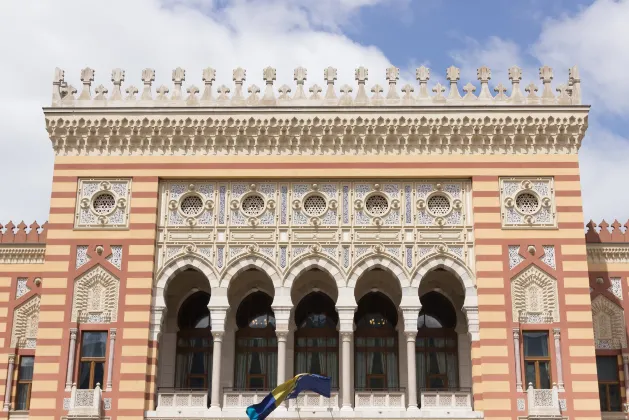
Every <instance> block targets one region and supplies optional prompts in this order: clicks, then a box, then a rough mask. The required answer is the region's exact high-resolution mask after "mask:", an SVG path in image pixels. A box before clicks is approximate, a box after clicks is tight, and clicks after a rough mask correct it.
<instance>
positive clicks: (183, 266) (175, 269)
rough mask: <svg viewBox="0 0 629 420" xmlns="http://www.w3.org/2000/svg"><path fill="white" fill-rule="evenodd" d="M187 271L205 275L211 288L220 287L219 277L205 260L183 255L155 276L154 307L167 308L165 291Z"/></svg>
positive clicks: (195, 256)
mask: <svg viewBox="0 0 629 420" xmlns="http://www.w3.org/2000/svg"><path fill="white" fill-rule="evenodd" d="M187 269H194V270H197V271H199V272H201V273H203V274H204V275H205V277H206V278H207V280H208V282H209V283H210V287H211V288H215V287H218V285H219V281H218V279H219V275H218V273H217V272H216V270H215V269H214V267H213V266H212V265H211V264H208V263H207V262H206V261H205V260H204V259H202V258H201V257H199V256H197V255H194V254H188V255H182V256H180V257H177V258H175V259H173V260H170V261H169V262H168V263H167V264H166V265H165V266H164V267H162V269H161V270H160V271H159V272H158V273H157V275H156V276H155V278H156V279H157V283H156V284H155V293H154V294H153V299H154V300H155V302H154V306H156V307H166V302H165V300H164V291H165V290H166V288H167V286H168V283H169V282H170V281H171V280H172V279H173V278H175V276H176V275H177V274H179V273H180V272H182V271H184V270H187Z"/></svg>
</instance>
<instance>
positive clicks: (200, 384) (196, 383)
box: [190, 376, 205, 389]
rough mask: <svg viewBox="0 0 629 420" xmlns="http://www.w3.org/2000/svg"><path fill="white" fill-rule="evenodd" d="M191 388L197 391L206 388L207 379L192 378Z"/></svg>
mask: <svg viewBox="0 0 629 420" xmlns="http://www.w3.org/2000/svg"><path fill="white" fill-rule="evenodd" d="M190 388H195V389H199V388H201V389H203V388H205V379H204V378H200V377H198V376H192V377H190Z"/></svg>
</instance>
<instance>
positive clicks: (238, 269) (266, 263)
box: [219, 254, 282, 288]
mask: <svg viewBox="0 0 629 420" xmlns="http://www.w3.org/2000/svg"><path fill="white" fill-rule="evenodd" d="M251 268H253V269H256V270H259V271H262V272H264V273H266V275H267V276H268V277H269V278H270V279H271V282H272V283H273V287H281V286H282V278H281V276H280V273H279V270H278V269H277V267H275V265H274V264H273V262H271V261H270V260H268V259H267V258H265V257H263V256H261V255H258V254H249V255H243V256H241V257H239V258H237V259H236V260H234V261H232V262H231V263H230V264H229V266H228V267H227V269H226V271H225V274H223V277H222V278H221V280H220V283H219V284H220V287H224V288H229V286H230V284H231V281H232V280H233V279H234V278H236V277H237V276H238V275H239V274H240V273H242V272H244V271H247V270H249V269H251Z"/></svg>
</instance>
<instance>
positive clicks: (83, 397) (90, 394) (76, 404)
mask: <svg viewBox="0 0 629 420" xmlns="http://www.w3.org/2000/svg"><path fill="white" fill-rule="evenodd" d="M102 407H103V399H102V392H101V389H100V384H96V388H94V389H77V388H76V384H73V385H72V390H71V393H70V405H69V407H68V417H69V418H72V417H74V418H84V417H101V415H102Z"/></svg>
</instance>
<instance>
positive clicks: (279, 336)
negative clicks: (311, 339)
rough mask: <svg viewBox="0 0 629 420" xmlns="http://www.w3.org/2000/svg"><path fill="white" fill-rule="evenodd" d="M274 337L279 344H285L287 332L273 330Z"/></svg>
mask: <svg viewBox="0 0 629 420" xmlns="http://www.w3.org/2000/svg"><path fill="white" fill-rule="evenodd" d="M275 335H276V337H277V341H278V342H279V341H281V342H286V339H287V338H288V331H285V330H281V331H277V330H275Z"/></svg>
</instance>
